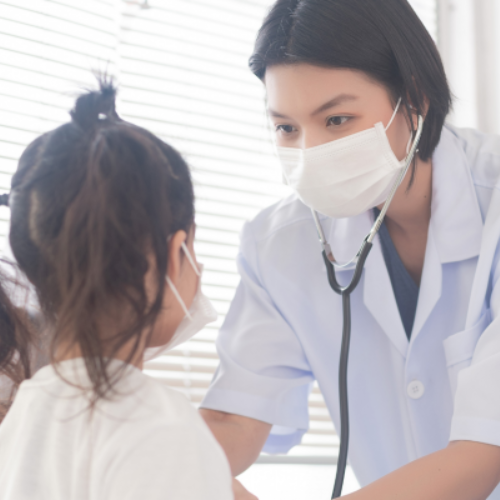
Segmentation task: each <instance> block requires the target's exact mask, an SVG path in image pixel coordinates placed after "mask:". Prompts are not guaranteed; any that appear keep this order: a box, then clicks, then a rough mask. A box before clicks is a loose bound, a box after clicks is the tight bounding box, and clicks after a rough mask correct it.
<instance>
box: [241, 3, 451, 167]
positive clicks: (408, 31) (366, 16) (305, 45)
mask: <svg viewBox="0 0 500 500" xmlns="http://www.w3.org/2000/svg"><path fill="white" fill-rule="evenodd" d="M297 63H308V64H312V65H316V66H322V67H334V68H348V69H353V70H359V71H362V72H364V73H366V74H367V75H369V76H370V77H371V78H373V79H374V80H376V81H378V82H380V83H382V84H383V85H384V86H385V87H386V88H387V89H388V91H389V93H390V95H391V97H392V99H393V101H394V103H395V102H396V101H397V99H398V98H399V97H401V98H402V105H403V108H404V109H405V110H406V114H407V116H410V114H411V108H410V106H412V107H413V108H414V109H415V111H416V112H417V113H418V114H422V115H425V108H426V104H428V111H427V114H426V116H425V123H424V129H423V133H422V138H421V141H420V145H419V156H420V158H421V159H422V160H424V161H426V160H428V159H429V158H431V156H432V153H433V152H434V149H435V148H436V146H437V144H438V142H439V139H440V136H441V130H442V128H443V125H444V121H445V118H446V116H447V114H448V112H449V110H450V107H451V93H450V89H449V86H448V82H447V79H446V75H445V72H444V68H443V64H442V62H441V58H440V56H439V53H438V50H437V48H436V45H435V43H434V41H433V40H432V38H431V36H430V34H429V33H428V31H427V30H426V29H425V27H424V25H423V24H422V22H421V21H420V19H419V18H418V16H417V15H416V13H415V12H414V10H413V9H412V7H411V6H410V4H409V3H408V2H407V1H406V0H278V1H277V2H276V3H275V4H274V5H273V7H272V8H271V11H270V12H269V14H268V16H267V17H266V19H265V20H264V22H263V25H262V27H261V29H260V31H259V33H258V35H257V40H256V43H255V49H254V53H253V55H252V56H251V57H250V61H249V65H250V68H251V70H252V72H253V73H254V74H255V75H256V76H257V77H258V78H260V79H261V80H264V79H265V73H266V68H267V67H269V66H273V65H280V64H297Z"/></svg>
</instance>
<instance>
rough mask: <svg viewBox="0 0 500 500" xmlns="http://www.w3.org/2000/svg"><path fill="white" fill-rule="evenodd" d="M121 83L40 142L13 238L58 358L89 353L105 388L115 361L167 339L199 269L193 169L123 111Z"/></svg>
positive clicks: (31, 151) (20, 196)
mask: <svg viewBox="0 0 500 500" xmlns="http://www.w3.org/2000/svg"><path fill="white" fill-rule="evenodd" d="M115 93H116V92H115V89H114V87H113V86H112V85H111V84H110V83H108V82H106V81H101V82H100V90H99V91H96V92H89V93H87V94H85V95H82V96H81V97H80V98H78V100H77V101H76V104H75V107H74V109H73V110H72V111H71V118H72V120H71V122H70V123H67V124H65V125H62V126H61V127H59V128H57V129H55V130H53V131H52V132H49V133H46V134H44V135H42V136H41V137H39V138H37V139H36V140H35V141H34V142H32V143H31V144H30V145H29V146H28V147H27V149H26V150H25V151H24V153H23V155H22V156H21V159H20V160H19V167H18V170H17V172H16V174H15V175H14V177H13V180H12V191H11V196H10V206H11V211H12V218H11V230H10V243H11V246H12V251H13V253H14V255H15V257H16V259H17V261H18V263H19V265H20V267H21V269H22V270H23V271H24V272H25V273H26V275H27V276H28V278H29V280H30V281H31V282H32V284H33V285H34V287H35V289H36V292H37V294H38V298H39V301H40V305H41V308H42V310H43V313H44V314H45V316H46V318H47V320H48V322H49V325H50V327H51V332H52V333H53V337H52V338H53V341H52V348H51V355H52V359H53V360H56V361H57V360H60V359H64V358H65V357H72V356H74V355H81V356H83V357H84V358H85V361H86V365H87V370H88V372H89V376H90V379H91V381H92V383H93V386H94V390H95V393H96V395H97V396H102V395H104V394H105V393H106V392H107V390H108V389H109V387H110V383H109V382H110V381H109V379H108V375H107V373H106V369H105V367H106V364H107V362H108V361H107V360H108V359H110V358H112V357H120V353H122V352H126V355H125V357H124V358H123V359H124V360H125V361H127V362H134V360H136V358H137V354H138V353H140V352H141V349H143V348H144V347H145V346H146V345H147V346H154V345H161V344H164V343H166V342H167V341H168V340H169V338H170V337H171V336H172V335H173V333H174V331H175V329H176V327H177V326H178V324H179V323H180V322H181V320H182V318H183V316H184V312H183V310H182V308H181V307H180V305H179V303H178V301H177V300H176V299H175V297H173V294H172V291H171V290H170V288H169V287H167V286H166V282H165V278H166V276H167V273H168V275H169V277H170V279H171V281H172V282H173V283H174V284H175V286H176V288H177V289H178V291H179V293H180V295H181V297H182V299H183V300H184V302H185V303H186V305H187V307H189V305H190V303H191V301H192V300H193V297H194V295H195V292H196V288H197V281H198V276H197V275H196V273H195V271H194V270H193V268H192V266H191V265H190V264H189V262H188V261H187V259H186V258H184V252H183V251H182V249H181V245H182V243H183V242H185V243H186V245H187V246H188V248H189V250H190V252H191V255H194V253H193V247H192V245H193V236H194V223H193V221H194V196H193V187H192V183H191V178H190V173H189V169H188V166H187V165H186V163H185V162H184V160H183V159H182V157H181V156H180V155H179V153H178V152H177V151H175V150H174V149H173V148H172V147H170V146H169V145H168V144H166V143H164V142H162V141H161V140H160V139H158V138H157V137H155V136H154V135H153V134H151V133H150V132H148V131H146V130H144V129H142V128H140V127H137V126H135V125H132V124H131V123H128V122H125V121H123V120H121V119H120V117H119V116H118V115H117V113H116V111H115Z"/></svg>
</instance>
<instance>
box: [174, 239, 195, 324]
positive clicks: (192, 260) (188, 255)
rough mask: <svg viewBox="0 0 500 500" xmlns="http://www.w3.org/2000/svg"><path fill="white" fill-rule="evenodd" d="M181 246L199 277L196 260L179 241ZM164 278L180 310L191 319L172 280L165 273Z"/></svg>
mask: <svg viewBox="0 0 500 500" xmlns="http://www.w3.org/2000/svg"><path fill="white" fill-rule="evenodd" d="M181 248H182V250H184V253H185V254H186V257H187V260H189V263H190V264H191V266H193V269H194V272H195V273H196V274H197V275H198V277H201V273H200V270H199V269H198V266H197V265H196V262H195V261H194V259H193V256H192V255H191V253H190V252H189V248H188V247H187V246H186V244H185V243H184V242H182V243H181ZM166 280H167V284H168V286H169V287H170V288H171V289H172V293H173V294H174V295H175V298H176V299H177V301H178V302H179V304H180V305H181V307H182V310H183V311H184V314H185V315H186V317H187V318H189V319H191V320H192V319H193V317H192V316H191V313H190V312H189V309H188V308H187V307H186V304H185V303H184V301H183V300H182V297H181V294H180V293H179V292H178V291H177V288H176V287H175V285H174V284H173V283H172V280H171V279H170V278H169V276H168V275H167V278H166Z"/></svg>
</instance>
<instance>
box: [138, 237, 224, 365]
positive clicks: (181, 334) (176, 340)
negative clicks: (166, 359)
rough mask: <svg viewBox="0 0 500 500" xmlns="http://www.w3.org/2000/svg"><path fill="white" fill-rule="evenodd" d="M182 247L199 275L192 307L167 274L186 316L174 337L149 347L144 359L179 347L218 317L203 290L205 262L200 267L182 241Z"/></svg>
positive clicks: (149, 358)
mask: <svg viewBox="0 0 500 500" xmlns="http://www.w3.org/2000/svg"><path fill="white" fill-rule="evenodd" d="M181 248H182V249H183V250H184V253H185V254H186V257H187V259H188V261H189V263H190V264H191V266H192V267H193V269H194V271H195V273H196V274H197V275H198V289H197V290H196V295H195V296H194V299H193V302H192V304H191V307H190V308H189V309H188V308H187V307H186V304H185V303H184V301H183V300H182V297H181V296H180V294H179V292H178V291H177V288H176V287H175V285H174V284H173V283H172V282H171V281H170V278H169V277H168V276H167V278H166V280H167V283H168V286H169V287H170V288H171V290H172V292H173V294H174V295H175V298H176V299H177V300H178V302H179V304H180V305H181V307H182V309H183V310H184V313H185V316H184V319H183V320H182V321H181V323H180V324H179V326H178V327H177V329H176V330H175V332H174V334H173V335H172V338H171V339H170V340H169V341H168V342H167V343H166V344H165V345H162V346H158V347H149V348H147V349H146V350H145V351H144V361H149V360H151V359H153V358H156V357H157V356H160V355H161V354H165V353H166V352H167V351H170V350H171V349H173V348H174V347H177V346H178V345H179V344H182V343H183V342H186V341H187V340H189V339H190V338H191V337H193V335H196V334H197V333H198V332H199V331H200V330H202V329H203V328H204V327H205V326H206V325H207V324H208V323H212V322H213V321H215V320H216V319H217V311H216V310H215V309H214V306H213V305H212V303H211V302H210V300H209V298H208V297H207V296H206V295H204V294H203V292H202V291H201V275H202V272H203V264H200V268H198V266H197V264H196V262H195V261H194V259H193V257H192V255H191V254H190V253H189V249H188V247H187V246H186V245H185V244H184V242H183V243H182V245H181Z"/></svg>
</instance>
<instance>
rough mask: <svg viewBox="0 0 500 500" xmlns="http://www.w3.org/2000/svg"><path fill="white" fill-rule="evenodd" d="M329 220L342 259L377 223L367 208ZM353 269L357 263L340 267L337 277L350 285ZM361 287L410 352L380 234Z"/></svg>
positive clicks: (395, 338)
mask: <svg viewBox="0 0 500 500" xmlns="http://www.w3.org/2000/svg"><path fill="white" fill-rule="evenodd" d="M321 218H322V224H327V223H328V222H327V221H328V219H327V218H325V217H323V216H322V217H321ZM329 223H330V227H329V229H328V231H327V234H329V235H330V236H329V241H331V242H332V251H333V253H334V255H335V258H336V259H337V260H338V261H339V262H347V261H349V260H350V259H351V258H352V257H354V255H356V253H357V252H358V250H359V247H360V246H361V243H362V241H363V239H364V238H365V237H366V235H367V234H368V233H369V231H370V229H371V227H372V224H373V214H372V213H371V212H366V213H364V214H361V215H358V216H356V217H352V218H349V219H338V220H334V219H329ZM324 227H325V228H326V227H327V226H326V225H325V226H324ZM353 269H354V266H349V267H347V268H346V269H337V277H338V280H339V282H340V283H341V284H342V285H347V283H348V282H349V280H350V279H351V277H352V272H353ZM360 288H362V293H363V302H364V304H365V306H366V308H367V309H368V311H369V312H370V314H371V315H372V316H373V317H374V319H375V321H376V322H377V323H378V324H379V326H380V328H382V330H383V331H384V332H385V334H386V335H387V336H388V337H389V340H390V341H391V342H392V344H394V346H395V347H396V349H397V350H398V351H399V352H400V354H401V355H402V356H406V352H407V349H408V339H407V337H406V333H405V331H404V326H403V323H402V321H401V316H400V315H399V310H398V306H397V304H396V299H395V297H394V292H393V289H392V284H391V279H390V277H389V273H388V272H387V267H386V265H385V261H384V256H383V254H382V248H381V245H380V241H379V238H378V236H377V237H376V238H375V240H374V242H373V248H372V250H371V252H370V255H369V256H368V259H367V260H366V263H365V269H364V274H363V279H362V281H361V283H360ZM353 314H355V312H353Z"/></svg>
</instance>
